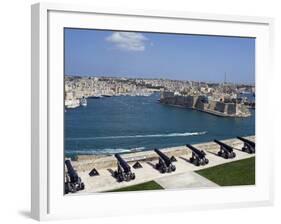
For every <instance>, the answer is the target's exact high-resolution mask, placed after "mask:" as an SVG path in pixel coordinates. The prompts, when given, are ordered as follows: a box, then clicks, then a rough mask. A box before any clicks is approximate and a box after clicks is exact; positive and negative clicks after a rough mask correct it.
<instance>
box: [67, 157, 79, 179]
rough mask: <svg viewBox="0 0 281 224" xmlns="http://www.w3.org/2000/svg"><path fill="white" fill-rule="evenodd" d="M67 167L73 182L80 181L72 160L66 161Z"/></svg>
mask: <svg viewBox="0 0 281 224" xmlns="http://www.w3.org/2000/svg"><path fill="white" fill-rule="evenodd" d="M65 165H66V168H67V172H68V175H69V177H70V180H71V182H76V181H77V180H78V175H77V173H76V171H75V170H74V169H73V166H72V164H71V162H70V160H65Z"/></svg>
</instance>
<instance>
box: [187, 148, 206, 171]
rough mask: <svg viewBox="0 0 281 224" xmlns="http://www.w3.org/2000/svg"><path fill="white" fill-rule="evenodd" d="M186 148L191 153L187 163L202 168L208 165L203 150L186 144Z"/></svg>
mask: <svg viewBox="0 0 281 224" xmlns="http://www.w3.org/2000/svg"><path fill="white" fill-rule="evenodd" d="M186 147H188V148H189V149H190V150H191V151H192V155H191V157H190V159H189V161H190V162H191V163H193V164H194V165H195V166H200V165H202V166H204V165H206V164H208V163H209V160H208V159H207V158H206V157H205V156H206V153H205V152H204V151H203V150H199V149H197V148H195V147H194V146H192V145H190V144H187V145H186Z"/></svg>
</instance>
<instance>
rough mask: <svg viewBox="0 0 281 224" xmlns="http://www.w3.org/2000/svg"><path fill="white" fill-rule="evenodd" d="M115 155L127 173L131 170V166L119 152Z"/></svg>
mask: <svg viewBox="0 0 281 224" xmlns="http://www.w3.org/2000/svg"><path fill="white" fill-rule="evenodd" d="M115 157H116V159H117V160H118V162H119V164H120V166H122V168H123V169H124V171H125V172H126V173H127V172H130V171H131V167H130V166H129V165H128V163H127V162H126V161H125V160H124V159H123V158H122V157H121V156H120V155H119V154H115Z"/></svg>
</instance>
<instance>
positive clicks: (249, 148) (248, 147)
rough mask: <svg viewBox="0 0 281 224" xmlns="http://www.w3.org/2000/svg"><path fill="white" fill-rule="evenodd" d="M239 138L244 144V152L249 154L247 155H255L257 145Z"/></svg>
mask: <svg viewBox="0 0 281 224" xmlns="http://www.w3.org/2000/svg"><path fill="white" fill-rule="evenodd" d="M237 138H238V139H239V140H241V141H242V142H244V146H243V148H242V151H243V152H247V153H250V154H252V153H255V151H256V149H255V148H256V143H255V142H252V141H250V140H248V139H246V138H242V137H239V136H237Z"/></svg>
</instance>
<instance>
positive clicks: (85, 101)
mask: <svg viewBox="0 0 281 224" xmlns="http://www.w3.org/2000/svg"><path fill="white" fill-rule="evenodd" d="M80 105H81V106H83V107H86V106H87V99H86V98H85V97H83V98H82V99H80Z"/></svg>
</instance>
